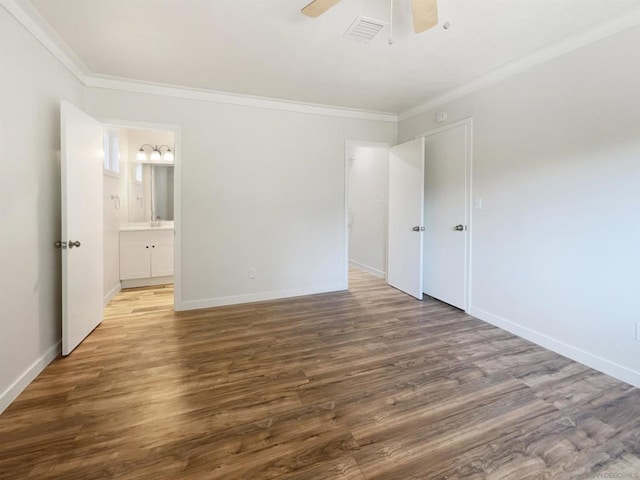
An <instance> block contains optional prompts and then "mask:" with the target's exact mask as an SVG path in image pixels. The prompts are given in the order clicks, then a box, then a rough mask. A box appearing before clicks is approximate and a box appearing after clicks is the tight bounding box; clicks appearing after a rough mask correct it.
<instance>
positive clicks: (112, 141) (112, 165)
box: [104, 130, 120, 177]
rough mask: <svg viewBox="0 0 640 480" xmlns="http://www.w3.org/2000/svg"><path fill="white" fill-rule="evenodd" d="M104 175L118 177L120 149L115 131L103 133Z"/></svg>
mask: <svg viewBox="0 0 640 480" xmlns="http://www.w3.org/2000/svg"><path fill="white" fill-rule="evenodd" d="M104 173H106V174H108V175H113V176H116V177H117V176H118V174H119V173H120V147H119V142H118V132H117V130H105V132H104Z"/></svg>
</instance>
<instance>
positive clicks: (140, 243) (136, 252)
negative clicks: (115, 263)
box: [120, 231, 151, 280]
mask: <svg viewBox="0 0 640 480" xmlns="http://www.w3.org/2000/svg"><path fill="white" fill-rule="evenodd" d="M150 250H151V245H150V236H149V232H146V231H140V232H120V280H133V279H136V278H149V277H150V276H151V253H150Z"/></svg>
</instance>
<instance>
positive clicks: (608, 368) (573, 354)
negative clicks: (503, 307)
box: [469, 307, 640, 388]
mask: <svg viewBox="0 0 640 480" xmlns="http://www.w3.org/2000/svg"><path fill="white" fill-rule="evenodd" d="M469 315H471V316H474V317H476V318H478V319H480V320H483V321H485V322H487V323H490V324H491V325H495V326H496V327H499V328H501V329H503V330H506V331H508V332H511V333H513V334H514V335H517V336H519V337H522V338H524V339H526V340H529V341H531V342H533V343H535V344H537V345H540V346H541V347H544V348H546V349H548V350H551V351H553V352H556V353H558V354H560V355H562V356H564V357H567V358H570V359H571V360H575V361H576V362H579V363H582V364H583V365H586V366H587V367H591V368H593V369H595V370H598V371H600V372H602V373H606V374H607V375H610V376H612V377H613V378H617V379H618V380H622V381H623V382H626V383H629V384H631V385H633V386H634V387H639V388H640V372H637V371H635V370H631V369H630V368H627V367H625V366H623V365H619V364H617V363H615V362H612V361H610V360H607V359H606V358H602V357H599V356H598V355H594V354H593V353H589V352H587V351H585V350H582V349H581V348H578V347H574V346H573V345H569V344H568V343H565V342H563V341H561V340H557V339H555V338H553V337H550V336H548V335H545V334H544V333H540V332H537V331H536V330H532V329H530V328H528V327H524V326H522V325H518V324H517V323H515V322H513V321H511V320H507V319H506V318H503V317H500V316H498V315H494V314H493V313H489V312H486V311H484V310H482V309H480V308H476V307H471V308H470V309H469Z"/></svg>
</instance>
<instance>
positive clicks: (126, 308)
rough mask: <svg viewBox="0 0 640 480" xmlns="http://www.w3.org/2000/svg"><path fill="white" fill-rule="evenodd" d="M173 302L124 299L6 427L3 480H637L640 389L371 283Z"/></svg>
mask: <svg viewBox="0 0 640 480" xmlns="http://www.w3.org/2000/svg"><path fill="white" fill-rule="evenodd" d="M172 300H173V291H172V289H171V288H169V287H160V288H147V289H135V290H129V291H126V292H123V293H121V294H119V295H118V296H117V297H116V298H115V299H114V300H113V301H112V303H111V304H110V306H109V307H108V308H107V311H106V318H105V321H104V322H103V324H102V325H101V326H100V327H99V328H98V329H97V330H96V331H95V332H94V333H93V334H92V335H91V336H89V337H88V338H87V339H86V340H85V341H84V343H83V344H82V345H81V346H80V347H79V348H78V349H77V350H76V351H75V352H74V353H73V354H72V355H70V356H69V357H67V358H58V359H57V360H56V361H55V362H53V363H52V364H51V365H50V366H49V367H48V368H47V369H46V370H45V371H44V372H43V373H42V374H41V375H40V376H39V377H38V378H37V379H36V380H35V381H34V382H33V383H32V384H31V385H30V386H29V387H28V388H27V389H26V390H25V392H23V394H22V395H20V397H19V398H18V399H17V400H16V401H15V402H14V403H13V404H12V405H11V406H10V407H9V408H8V409H7V410H6V411H5V412H4V413H3V414H2V415H0V478H2V479H29V478H37V479H39V480H45V479H64V480H72V479H81V480H85V479H103V478H119V479H120V478H121V479H181V480H192V479H232V480H233V479H264V478H270V479H300V480H319V479H326V480H340V479H342V480H347V479H349V480H362V479H367V480H374V479H381V480H382V479H384V480H395V479H398V480H410V479H474V480H476V479H492V480H506V479H513V480H526V479H531V480H533V479H540V480H542V479H571V480H573V479H589V478H591V479H598V478H602V479H604V478H625V479H634V478H635V479H640V390H638V389H635V388H632V387H631V386H629V385H626V384H624V383H622V382H619V381H617V380H614V379H612V378H610V377H607V376H606V375H603V374H600V373H598V372H596V371H594V370H591V369H589V368H586V367H584V366H582V365H579V364H577V363H575V362H573V361H571V360H567V359H566V358H563V357H561V356H559V355H556V354H554V353H551V352H549V351H547V350H544V349H542V348H540V347H537V346H535V345H533V344H531V343H529V342H527V341H524V340H521V339H519V338H517V337H514V336H513V335H511V334H509V333H506V332H504V331H502V330H499V329H497V328H494V327H492V326H490V325H487V324H485V323H483V322H481V321H479V320H475V319H473V318H471V317H469V316H467V315H465V314H464V313H461V312H460V311H458V310H456V309H454V308H452V307H450V306H447V305H444V304H442V303H439V302H437V301H434V300H425V301H423V302H419V301H417V300H414V299H412V298H410V297H408V296H406V295H404V294H402V293H400V292H398V291H396V290H394V289H392V288H389V287H387V286H386V285H385V284H384V282H383V281H382V280H379V279H377V278H375V277H372V276H370V275H368V274H365V273H362V272H357V271H355V272H352V278H351V290H350V291H349V292H342V293H333V294H323V295H314V296H309V297H300V298H295V299H290V300H281V301H272V302H263V303H254V304H249V305H241V306H232V307H222V308H216V309H209V310H200V311H194V312H186V313H174V312H173V311H172V310H171V304H172ZM603 321H604V320H603Z"/></svg>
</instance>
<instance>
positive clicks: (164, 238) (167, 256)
mask: <svg viewBox="0 0 640 480" xmlns="http://www.w3.org/2000/svg"><path fill="white" fill-rule="evenodd" d="M171 275H173V230H154V231H152V232H151V276H152V277H167V276H171Z"/></svg>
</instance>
